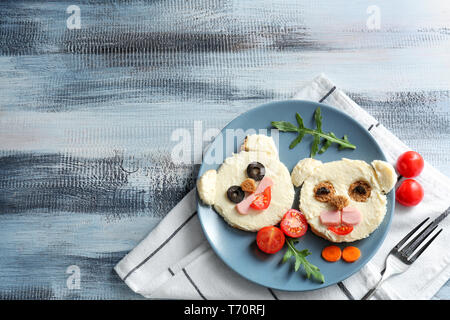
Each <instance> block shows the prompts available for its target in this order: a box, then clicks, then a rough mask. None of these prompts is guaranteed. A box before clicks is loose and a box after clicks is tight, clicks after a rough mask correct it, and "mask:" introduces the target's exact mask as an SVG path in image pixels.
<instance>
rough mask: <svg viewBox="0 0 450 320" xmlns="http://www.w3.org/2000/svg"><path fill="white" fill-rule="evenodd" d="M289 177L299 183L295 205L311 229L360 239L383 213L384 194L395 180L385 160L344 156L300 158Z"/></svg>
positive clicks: (330, 236)
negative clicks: (299, 188) (324, 159)
mask: <svg viewBox="0 0 450 320" xmlns="http://www.w3.org/2000/svg"><path fill="white" fill-rule="evenodd" d="M291 178H292V183H293V184H294V185H295V186H296V187H299V186H301V191H300V200H299V201H300V204H299V208H300V211H301V212H302V213H303V214H304V215H305V217H306V219H307V221H308V224H309V225H310V227H311V230H312V231H313V232H314V233H315V234H317V235H319V236H320V237H323V238H325V239H328V240H330V241H332V242H352V241H356V240H360V239H363V238H366V237H367V236H369V235H370V234H371V233H372V232H373V231H375V229H377V228H378V226H379V225H380V224H381V222H382V221H383V219H384V217H385V215H386V194H387V193H388V192H389V191H391V190H392V188H393V187H394V185H395V183H396V182H397V175H396V174H395V170H394V168H393V167H392V165H390V164H389V163H387V162H385V161H381V160H374V161H373V162H372V163H371V164H368V163H367V162H365V161H362V160H350V159H345V158H344V159H342V160H339V161H332V162H327V163H322V162H321V161H318V160H315V159H311V158H306V159H303V160H300V161H299V162H298V163H297V165H296V166H295V167H294V169H293V170H292V173H291Z"/></svg>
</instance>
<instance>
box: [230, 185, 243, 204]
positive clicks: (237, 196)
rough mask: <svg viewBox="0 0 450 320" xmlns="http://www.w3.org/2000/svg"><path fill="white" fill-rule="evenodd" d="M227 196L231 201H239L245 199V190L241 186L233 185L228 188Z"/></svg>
mask: <svg viewBox="0 0 450 320" xmlns="http://www.w3.org/2000/svg"><path fill="white" fill-rule="evenodd" d="M227 197H228V199H229V200H230V201H231V202H234V203H239V202H241V201H242V200H244V197H245V192H244V191H243V190H242V188H241V187H240V186H231V187H229V188H228V190H227Z"/></svg>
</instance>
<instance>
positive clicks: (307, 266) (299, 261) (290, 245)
mask: <svg viewBox="0 0 450 320" xmlns="http://www.w3.org/2000/svg"><path fill="white" fill-rule="evenodd" d="M297 242H298V240H294V239H291V238H286V243H287V250H286V253H285V254H284V256H283V260H282V262H283V263H285V262H287V261H288V260H289V259H290V258H291V257H295V264H294V270H295V272H297V271H298V270H299V269H300V267H301V266H303V270H304V271H305V273H306V277H307V278H308V279H310V278H311V276H313V277H314V278H315V279H316V280H318V281H320V282H322V283H324V282H325V277H324V276H323V274H322V273H321V272H320V269H319V268H318V267H316V266H315V265H313V264H311V263H310V262H309V261H308V260H307V259H306V257H307V256H309V255H310V254H311V252H309V250H308V249H304V250H302V251H300V250H298V249H297V248H295V244H296V243H297Z"/></svg>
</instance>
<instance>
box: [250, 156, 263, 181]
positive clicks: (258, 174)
mask: <svg viewBox="0 0 450 320" xmlns="http://www.w3.org/2000/svg"><path fill="white" fill-rule="evenodd" d="M265 175H266V168H265V167H264V165H263V164H262V163H260V162H256V161H255V162H252V163H250V164H249V165H248V167H247V176H248V177H249V178H252V179H253V180H255V181H260V180H262V179H263V178H264V176H265Z"/></svg>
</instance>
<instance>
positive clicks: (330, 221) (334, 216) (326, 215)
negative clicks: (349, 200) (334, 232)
mask: <svg viewBox="0 0 450 320" xmlns="http://www.w3.org/2000/svg"><path fill="white" fill-rule="evenodd" d="M319 218H320V222H321V223H322V224H324V225H326V226H330V227H331V226H338V225H340V224H341V213H340V212H339V211H322V213H321V214H320V217H319Z"/></svg>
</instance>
